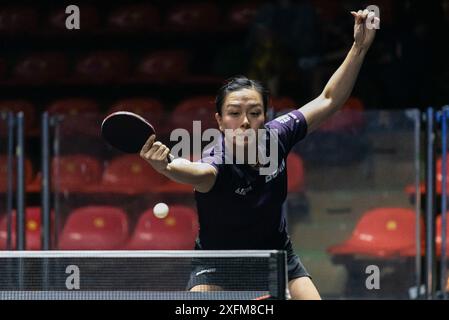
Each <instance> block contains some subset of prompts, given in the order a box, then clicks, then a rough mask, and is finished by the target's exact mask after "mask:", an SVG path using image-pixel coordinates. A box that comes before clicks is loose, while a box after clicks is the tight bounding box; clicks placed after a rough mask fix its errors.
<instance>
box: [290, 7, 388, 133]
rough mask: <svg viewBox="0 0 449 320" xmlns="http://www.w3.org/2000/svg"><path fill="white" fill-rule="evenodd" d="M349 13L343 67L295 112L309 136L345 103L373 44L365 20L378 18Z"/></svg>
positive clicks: (360, 12) (371, 15)
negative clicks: (352, 21) (351, 20)
mask: <svg viewBox="0 0 449 320" xmlns="http://www.w3.org/2000/svg"><path fill="white" fill-rule="evenodd" d="M351 14H352V15H353V16H354V19H355V24H354V43H353V45H352V48H351V50H350V51H349V53H348V55H347V56H346V59H345V60H344V62H343V64H342V65H341V66H340V67H339V68H338V70H337V71H336V72H335V73H334V74H333V76H332V77H331V78H330V80H329V82H328V83H327V85H326V86H325V88H324V90H323V92H322V93H321V94H320V95H319V96H318V97H317V98H316V99H314V100H312V101H311V102H309V103H307V104H306V105H304V106H303V107H301V108H300V109H299V110H300V111H301V112H302V114H303V115H304V117H305V119H306V122H307V127H308V132H309V133H310V132H312V131H313V130H315V129H316V128H318V127H319V126H320V125H321V124H322V123H323V122H324V121H326V120H327V119H328V118H329V117H330V116H332V115H333V114H334V113H335V112H336V111H338V110H339V109H340V108H341V107H342V106H343V104H344V103H345V102H346V101H347V99H348V98H349V96H350V95H351V92H352V89H353V88H354V84H355V81H356V79H357V76H358V74H359V71H360V68H361V66H362V63H363V60H364V59H365V55H366V53H367V52H368V49H369V48H370V46H371V44H372V43H373V40H374V37H375V34H376V30H375V29H374V28H371V29H369V28H368V27H367V24H366V21H367V19H369V20H370V21H372V20H374V21H375V22H379V18H377V17H374V12H369V11H368V10H364V11H362V10H359V11H358V12H357V13H356V12H354V11H352V12H351Z"/></svg>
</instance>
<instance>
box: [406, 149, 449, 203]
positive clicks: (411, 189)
mask: <svg viewBox="0 0 449 320" xmlns="http://www.w3.org/2000/svg"><path fill="white" fill-rule="evenodd" d="M442 165H443V160H442V157H441V156H439V157H438V158H437V164H436V173H435V175H436V193H437V194H438V195H441V194H442V192H443V166H442ZM446 172H447V175H448V177H447V178H446V192H447V193H449V157H448V158H447V160H446ZM405 192H406V193H407V194H409V195H410V196H415V193H416V187H415V184H410V185H408V186H406V187H405ZM420 192H421V193H425V192H426V186H425V183H424V182H423V183H421V185H420Z"/></svg>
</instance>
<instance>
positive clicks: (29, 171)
mask: <svg viewBox="0 0 449 320" xmlns="http://www.w3.org/2000/svg"><path fill="white" fill-rule="evenodd" d="M16 168H17V161H16V159H15V157H13V187H14V188H15V186H16V178H17V171H16ZM7 174H8V157H7V156H6V155H0V192H6V191H7V188H8V176H7ZM32 181H33V166H32V164H31V161H30V160H29V159H25V185H28V184H30V183H32Z"/></svg>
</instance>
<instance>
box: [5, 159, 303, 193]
mask: <svg viewBox="0 0 449 320" xmlns="http://www.w3.org/2000/svg"><path fill="white" fill-rule="evenodd" d="M287 170H288V171H289V176H288V191H289V192H303V191H304V165H303V161H302V159H301V158H300V157H299V156H298V155H297V154H295V153H293V152H292V153H290V155H289V157H288V159H287ZM0 173H1V174H0V192H5V191H6V190H7V157H6V156H0ZM52 173H53V174H52V182H53V188H56V189H57V190H58V191H59V192H80V193H120V194H130V195H133V194H142V193H192V192H193V189H192V187H191V186H190V185H184V184H179V183H176V182H173V181H171V180H169V179H168V178H166V177H165V176H163V175H161V174H159V173H157V172H156V171H155V170H154V169H153V168H152V167H151V166H150V165H149V164H147V163H146V162H145V160H143V159H142V158H140V156H138V155H122V156H118V157H116V158H114V159H112V160H111V161H109V162H104V161H102V160H100V159H98V158H95V157H93V156H89V155H83V154H77V155H67V156H60V157H58V158H54V159H53V160H52ZM25 176H26V177H25V181H26V185H27V190H28V191H30V192H38V191H40V179H41V176H40V174H37V175H33V168H32V165H31V162H30V160H28V159H27V160H26V161H25Z"/></svg>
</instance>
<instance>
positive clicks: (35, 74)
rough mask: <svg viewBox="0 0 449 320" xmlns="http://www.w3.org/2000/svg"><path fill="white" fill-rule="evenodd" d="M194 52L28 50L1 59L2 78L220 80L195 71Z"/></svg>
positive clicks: (13, 81)
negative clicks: (133, 53)
mask: <svg viewBox="0 0 449 320" xmlns="http://www.w3.org/2000/svg"><path fill="white" fill-rule="evenodd" d="M192 58H193V56H192V52H190V51H188V50H180V49H176V50H175V49H170V50H156V51H153V52H149V53H147V54H143V55H139V57H137V58H136V57H131V55H130V54H129V53H128V52H126V51H123V50H109V51H93V52H90V53H85V54H80V55H77V56H76V57H75V58H71V57H69V56H68V55H67V54H64V53H62V52H55V51H51V52H50V51H44V52H34V53H27V54H26V55H24V56H22V57H19V58H18V59H17V60H14V61H9V60H6V59H4V58H3V59H0V79H4V80H5V81H6V83H11V84H27V83H32V84H42V83H58V84H61V83H62V84H67V85H70V84H89V83H104V82H108V83H134V82H151V83H158V82H167V81H169V80H171V81H176V82H179V83H185V82H187V83H193V84H195V83H196V82H198V83H212V84H215V83H220V82H221V81H222V80H223V79H222V78H221V77H216V76H212V75H192V74H191V73H192V72H191V71H192V70H190V61H191V60H192Z"/></svg>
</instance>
